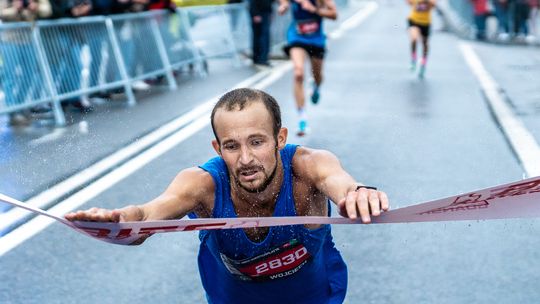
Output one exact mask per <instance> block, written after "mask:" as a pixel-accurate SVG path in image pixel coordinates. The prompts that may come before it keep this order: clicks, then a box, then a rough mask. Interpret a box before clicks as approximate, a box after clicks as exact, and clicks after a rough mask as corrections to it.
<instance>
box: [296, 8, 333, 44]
mask: <svg viewBox="0 0 540 304" xmlns="http://www.w3.org/2000/svg"><path fill="white" fill-rule="evenodd" d="M310 2H311V3H312V4H313V5H316V0H310ZM291 6H292V9H291V11H292V17H293V18H292V19H293V20H292V23H291V25H290V26H289V29H288V30H287V42H288V43H289V44H294V43H302V44H307V45H313V46H317V47H321V48H324V47H325V44H326V36H325V34H324V32H323V28H322V26H323V22H322V19H323V18H322V17H321V16H319V15H317V14H313V13H310V12H308V11H306V10H304V9H302V7H301V6H300V4H298V3H296V1H291Z"/></svg>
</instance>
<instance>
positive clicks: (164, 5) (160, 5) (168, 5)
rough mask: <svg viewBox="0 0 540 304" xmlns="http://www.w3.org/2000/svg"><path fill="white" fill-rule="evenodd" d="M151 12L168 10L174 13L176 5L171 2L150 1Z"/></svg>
mask: <svg viewBox="0 0 540 304" xmlns="http://www.w3.org/2000/svg"><path fill="white" fill-rule="evenodd" d="M148 9H149V10H160V9H168V10H171V11H174V10H175V9H176V4H174V2H172V1H171V0H150V3H149V4H148Z"/></svg>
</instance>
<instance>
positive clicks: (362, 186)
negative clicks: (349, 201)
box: [354, 185, 377, 191]
mask: <svg viewBox="0 0 540 304" xmlns="http://www.w3.org/2000/svg"><path fill="white" fill-rule="evenodd" d="M362 188H366V189H371V190H377V187H372V186H365V185H358V186H356V190H354V191H358V190H360V189H362Z"/></svg>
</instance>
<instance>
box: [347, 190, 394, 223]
mask: <svg viewBox="0 0 540 304" xmlns="http://www.w3.org/2000/svg"><path fill="white" fill-rule="evenodd" d="M337 205H338V207H339V214H340V215H341V216H343V217H348V218H350V219H357V218H358V217H360V218H361V219H362V222H363V223H364V224H369V223H371V216H378V215H380V214H381V212H383V211H387V210H388V209H389V204H388V196H386V193H384V192H382V191H378V190H373V189H367V188H361V187H360V188H359V189H358V190H351V191H349V192H348V193H347V195H346V196H345V197H344V198H343V199H341V200H340V201H339V202H338V204H337Z"/></svg>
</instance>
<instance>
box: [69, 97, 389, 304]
mask: <svg viewBox="0 0 540 304" xmlns="http://www.w3.org/2000/svg"><path fill="white" fill-rule="evenodd" d="M211 122H212V129H213V131H214V134H215V140H213V141H212V146H213V148H214V149H215V151H216V153H217V154H218V157H215V158H213V159H211V160H210V161H208V162H207V163H206V164H204V165H202V166H200V167H196V168H189V169H186V170H183V171H181V172H180V173H179V174H178V175H177V176H176V178H175V179H174V180H173V182H172V183H171V185H170V186H169V187H168V189H167V190H166V191H165V192H164V193H163V194H161V195H160V196H159V197H157V198H155V199H154V200H152V201H150V202H148V203H146V204H143V205H139V206H128V207H125V208H122V209H118V210H105V209H99V208H92V209H89V210H87V211H78V212H73V213H70V214H67V215H66V216H65V217H66V219H68V220H72V221H73V220H86V221H88V220H92V221H115V222H118V221H146V220H163V219H174V218H182V217H184V216H185V215H187V214H189V215H190V217H214V218H221V217H227V218H229V217H262V216H276V217H277V216H327V215H329V214H330V203H329V199H330V200H332V201H333V202H336V204H337V206H338V209H339V211H340V214H341V215H343V216H346V217H349V218H359V217H360V218H361V219H362V221H363V222H364V223H369V222H370V220H371V218H370V216H377V215H379V214H380V213H381V212H383V211H385V210H387V209H388V199H387V197H386V194H385V193H384V192H381V191H377V190H375V189H372V188H371V187H367V186H362V185H361V184H359V183H358V182H356V181H355V180H354V179H353V178H352V177H351V176H350V175H349V174H348V173H347V172H346V171H345V170H344V169H343V168H342V167H341V165H340V163H339V161H338V159H337V158H336V156H334V155H333V154H332V153H330V152H327V151H323V150H315V149H309V148H306V147H300V146H295V145H287V144H286V140H287V129H286V128H282V127H281V114H280V109H279V106H278V104H277V102H276V101H275V100H274V98H273V97H272V96H270V95H268V94H266V93H264V92H262V91H258V90H252V89H236V90H233V91H231V92H229V93H227V94H225V95H224V96H223V97H221V99H220V100H219V101H218V103H217V104H216V106H215V107H214V110H213V111H212V116H211ZM146 238H147V236H145V237H142V238H141V239H140V240H139V241H137V242H136V244H140V243H142V242H143V241H144V240H145V239H146ZM200 240H201V244H200V250H199V258H198V263H199V272H200V275H201V280H202V284H203V286H204V289H205V291H206V295H207V299H208V302H209V303H214V304H216V303H306V304H307V303H309V304H312V303H341V302H343V300H344V298H345V293H346V288H347V268H346V266H345V263H344V262H343V259H342V258H341V255H340V253H339V252H338V250H337V249H336V248H335V246H334V243H333V241H332V234H331V230H330V226H329V225H295V226H281V227H260V228H249V229H230V230H207V231H201V232H200Z"/></svg>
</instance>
